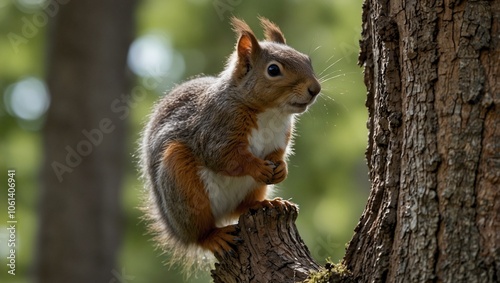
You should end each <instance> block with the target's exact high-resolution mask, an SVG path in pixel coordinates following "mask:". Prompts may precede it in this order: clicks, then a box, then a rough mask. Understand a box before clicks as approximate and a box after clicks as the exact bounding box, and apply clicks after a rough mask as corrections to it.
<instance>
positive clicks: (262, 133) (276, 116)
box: [248, 109, 293, 158]
mask: <svg viewBox="0 0 500 283" xmlns="http://www.w3.org/2000/svg"><path fill="white" fill-rule="evenodd" d="M292 124H293V115H290V114H284V113H282V112H280V111H278V110H276V109H270V110H267V111H266V112H263V113H260V114H259V115H258V116H257V128H256V129H253V130H252V133H251V134H250V137H249V139H248V143H249V150H250V152H251V153H253V155H255V156H257V157H259V158H264V157H266V155H268V154H269V153H271V152H273V151H274V150H276V149H278V148H283V149H285V148H286V146H287V139H288V138H287V136H288V135H289V134H290V130H291V127H292Z"/></svg>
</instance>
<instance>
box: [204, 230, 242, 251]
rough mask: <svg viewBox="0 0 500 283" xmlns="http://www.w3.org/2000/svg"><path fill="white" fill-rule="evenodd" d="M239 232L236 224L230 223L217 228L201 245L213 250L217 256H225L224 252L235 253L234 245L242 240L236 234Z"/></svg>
mask: <svg viewBox="0 0 500 283" xmlns="http://www.w3.org/2000/svg"><path fill="white" fill-rule="evenodd" d="M237 232H238V227H237V226H236V225H229V226H225V227H221V228H215V229H214V230H212V231H211V232H210V233H209V234H208V235H207V236H206V237H204V239H203V240H202V241H201V243H200V245H201V247H203V248H204V249H207V250H209V251H211V252H212V253H213V254H214V255H215V256H224V254H226V253H229V254H234V249H233V246H235V245H236V244H238V243H240V242H241V241H242V240H241V238H239V237H238V236H236V235H235V234H236V233H237Z"/></svg>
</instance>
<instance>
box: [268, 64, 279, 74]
mask: <svg viewBox="0 0 500 283" xmlns="http://www.w3.org/2000/svg"><path fill="white" fill-rule="evenodd" d="M267 73H268V74H269V76H271V77H276V76H279V75H280V74H281V70H280V67H278V65H276V64H271V65H269V67H267Z"/></svg>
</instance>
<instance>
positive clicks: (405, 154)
mask: <svg viewBox="0 0 500 283" xmlns="http://www.w3.org/2000/svg"><path fill="white" fill-rule="evenodd" d="M499 16H500V1H498V0H496V1H416V0H414V1H379V0H366V1H365V3H364V7H363V34H362V41H361V53H360V62H361V63H362V64H364V66H365V83H366V86H367V89H368V99H367V107H368V110H369V123H368V124H369V131H370V134H369V144H368V149H367V153H366V157H367V160H368V165H369V168H370V180H371V183H372V188H371V195H370V197H369V200H368V204H367V206H366V209H365V211H364V213H363V216H362V218H361V220H360V222H359V224H358V226H357V227H356V230H355V231H356V234H355V235H354V237H353V239H352V241H351V243H350V245H349V247H348V249H347V253H346V256H345V259H344V262H345V264H346V265H347V267H348V268H349V269H350V270H351V271H352V273H353V274H354V276H355V277H356V279H357V280H358V281H359V282H499V280H500V202H499V199H500V190H499V183H500V127H499V122H500V111H499V108H498V106H499V105H500V104H499V103H500V72H499V70H500V49H499V48H500V46H499V43H500V30H499Z"/></svg>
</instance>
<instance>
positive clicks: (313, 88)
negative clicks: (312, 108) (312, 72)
mask: <svg viewBox="0 0 500 283" xmlns="http://www.w3.org/2000/svg"><path fill="white" fill-rule="evenodd" d="M307 91H308V92H309V95H311V96H313V97H314V96H316V95H318V93H319V92H320V91H321V85H320V84H319V82H318V81H317V80H314V81H313V83H312V84H311V85H310V86H309V87H308V88H307Z"/></svg>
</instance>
